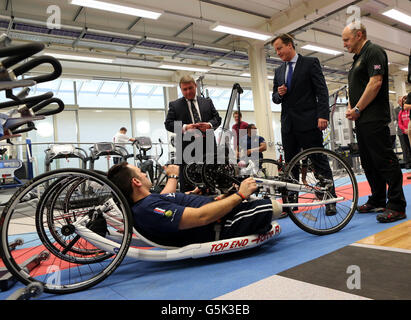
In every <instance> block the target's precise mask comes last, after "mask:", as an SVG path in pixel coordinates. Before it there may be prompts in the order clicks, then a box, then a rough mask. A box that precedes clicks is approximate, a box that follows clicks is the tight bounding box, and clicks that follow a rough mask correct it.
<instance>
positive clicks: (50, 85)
mask: <svg viewBox="0 0 411 320" xmlns="http://www.w3.org/2000/svg"><path fill="white" fill-rule="evenodd" d="M50 91H51V92H53V97H54V98H59V99H61V100H62V101H63V102H64V104H74V83H73V80H70V79H56V80H53V81H49V82H43V83H38V84H36V85H35V86H33V87H31V88H30V93H29V96H38V95H42V94H45V93H47V92H50Z"/></svg>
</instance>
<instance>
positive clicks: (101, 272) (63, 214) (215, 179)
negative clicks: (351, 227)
mask: <svg viewBox="0 0 411 320" xmlns="http://www.w3.org/2000/svg"><path fill="white" fill-rule="evenodd" d="M320 158H322V159H321V160H323V161H315V160H320ZM304 161H305V162H306V165H305V166H302V165H301V163H303V162H304ZM324 161H327V162H328V163H329V165H330V167H331V168H332V170H333V178H332V180H330V179H327V178H326V177H325V176H324V175H323V173H322V168H321V166H319V165H318V163H322V162H324ZM224 166H225V165H212V164H210V165H208V164H205V165H204V166H203V171H202V175H203V179H204V181H205V182H206V183H208V184H210V186H211V187H213V188H217V187H218V186H219V184H220V180H229V181H230V182H234V183H236V184H239V183H240V180H241V179H244V178H245V177H246V176H238V175H236V170H237V168H235V167H233V168H228V169H230V170H226V169H227V168H226V167H224ZM230 166H234V165H230ZM249 166H252V162H251V163H250V164H249ZM303 167H304V168H305V169H304V170H305V171H306V173H305V176H303V175H299V178H298V179H297V178H293V177H294V175H292V174H291V172H294V171H295V170H299V172H303ZM246 169H247V170H246V171H252V170H251V169H253V168H246ZM254 169H256V168H254ZM240 171H241V170H240ZM223 182H224V181H223ZM256 182H257V184H258V186H259V190H258V192H257V193H256V195H255V196H254V198H257V199H258V198H272V199H275V198H277V197H280V198H281V199H282V203H281V199H280V200H279V201H277V202H274V204H277V206H276V208H275V209H276V212H281V210H282V207H297V210H295V211H292V212H291V213H290V218H291V219H292V221H293V222H294V223H295V224H296V225H297V226H299V227H300V228H301V229H303V230H304V231H306V232H309V233H312V234H315V235H326V234H331V233H335V232H337V231H339V230H341V229H342V228H344V226H346V225H347V223H348V222H349V221H350V219H351V218H352V216H353V214H354V212H355V210H356V207H357V201H358V187H357V182H356V179H355V176H354V174H353V172H352V170H351V168H350V167H349V166H348V165H347V164H346V163H345V162H344V161H343V160H342V159H341V157H339V156H338V155H337V154H336V153H334V152H332V151H330V150H325V149H322V148H313V149H308V150H305V151H303V152H301V153H299V154H298V155H296V157H294V158H293V160H292V161H291V162H290V164H289V165H287V167H286V170H285V173H284V175H282V176H277V177H269V178H267V179H263V178H256ZM83 185H86V186H87V188H83V187H82V186H83ZM46 186H47V187H46ZM288 192H294V193H298V195H297V197H296V199H297V200H298V201H296V202H291V201H289V198H288ZM28 194H30V195H34V196H36V195H38V196H37V201H38V202H37V206H36V210H35V212H34V211H33V210H29V212H30V213H29V214H27V213H26V212H27V206H26V205H25V204H26V200H24V199H25V197H26V196H27V195H28ZM87 199H90V200H89V201H86V200H87ZM80 200H81V201H80ZM32 201H33V200H32ZM80 202H81V203H82V205H80V204H79V203H80ZM330 204H335V205H336V208H337V213H336V214H335V215H333V216H327V215H326V210H325V208H326V207H327V205H330ZM30 208H31V207H30ZM30 208H29V209H30ZM22 216H23V217H24V218H25V228H26V230H25V231H24V232H23V231H20V232H18V234H19V237H22V238H24V237H27V236H28V235H30V244H31V246H32V247H31V250H28V251H27V255H30V253H31V252H36V251H40V250H46V251H47V252H49V254H50V258H49V260H48V261H50V263H51V264H53V265H58V266H62V267H61V268H57V269H54V270H48V271H46V272H44V270H43V272H42V273H36V272H27V271H26V270H24V268H22V267H21V266H20V265H19V263H18V259H22V258H25V259H27V258H28V256H24V257H21V256H17V255H16V254H15V253H14V252H15V251H13V250H10V243H11V242H12V241H13V240H14V238H15V236H14V237H13V236H11V235H13V234H16V233H17V230H18V229H19V223H20V221H19V220H20V219H21V217H22ZM280 231H281V228H280V226H279V224H278V223H277V222H275V221H273V222H272V224H271V229H270V230H269V231H268V232H267V233H266V234H263V235H248V236H244V237H238V238H234V239H224V240H218V241H212V242H207V243H196V244H190V245H187V246H184V247H173V246H170V244H168V243H164V242H161V241H156V239H149V238H147V237H146V236H145V235H144V231H143V230H137V229H136V226H134V225H133V219H132V214H131V209H130V207H129V205H128V201H127V200H126V199H125V197H124V195H123V194H122V193H121V192H120V191H119V190H118V188H117V187H116V186H115V185H114V184H112V183H111V181H109V180H108V179H107V178H106V177H105V176H104V175H102V174H100V173H97V172H93V171H86V170H82V169H60V170H55V171H51V172H48V173H45V174H42V175H40V176H38V177H36V178H34V179H33V180H32V181H31V182H30V183H29V184H27V185H25V186H23V187H21V188H20V189H19V190H18V191H17V192H16V193H15V194H14V195H13V197H12V198H11V199H10V200H9V202H8V203H7V206H6V207H5V208H4V210H3V213H2V216H1V218H0V256H1V258H2V260H3V262H4V264H5V265H6V266H7V268H8V270H9V271H10V272H11V273H12V274H13V275H14V276H15V277H16V278H18V279H19V280H20V281H21V282H23V283H24V284H25V285H27V284H30V283H32V282H40V283H41V284H42V285H43V286H44V291H45V292H49V293H70V292H75V291H79V290H84V289H87V288H89V287H91V286H94V285H96V284H97V283H99V282H101V281H103V280H104V279H105V278H106V277H108V276H109V275H110V274H111V273H113V272H114V270H115V269H116V268H117V267H118V265H120V263H121V262H122V260H123V259H124V258H125V257H126V256H127V257H130V258H134V259H137V260H148V261H172V260H179V259H188V258H200V257H206V256H212V255H216V254H225V253H229V252H235V251H238V250H245V249H248V248H252V247H255V246H259V245H261V244H263V243H265V242H267V241H269V240H270V239H271V238H273V237H275V236H277V235H278V234H279V233H280ZM141 242H143V243H144V244H145V245H143V246H147V245H149V246H153V247H154V248H157V249H156V250H147V249H141V248H139V247H141V246H142V245H141ZM66 268H69V271H68V270H67V271H66V272H65V270H64V269H66ZM51 279H57V280H58V281H57V280H56V281H51Z"/></svg>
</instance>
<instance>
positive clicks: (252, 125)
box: [247, 123, 257, 129]
mask: <svg viewBox="0 0 411 320" xmlns="http://www.w3.org/2000/svg"><path fill="white" fill-rule="evenodd" d="M253 127H256V125H255V124H254V123H250V124H249V125H248V126H247V129H252V128H253ZM256 128H257V127H256Z"/></svg>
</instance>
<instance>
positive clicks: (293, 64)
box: [284, 53, 298, 83]
mask: <svg viewBox="0 0 411 320" xmlns="http://www.w3.org/2000/svg"><path fill="white" fill-rule="evenodd" d="M297 60H298V54H297V53H296V54H295V56H294V57H293V58H292V59H291V60H290V61H289V62H291V65H292V67H293V72H294V69H295V64H296V63H297ZM287 78H288V61H287V64H286V67H285V78H284V83H287Z"/></svg>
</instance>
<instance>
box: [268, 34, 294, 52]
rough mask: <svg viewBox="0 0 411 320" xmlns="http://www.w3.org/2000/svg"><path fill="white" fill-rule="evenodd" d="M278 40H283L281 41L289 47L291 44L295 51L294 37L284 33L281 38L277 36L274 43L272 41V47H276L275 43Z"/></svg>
mask: <svg viewBox="0 0 411 320" xmlns="http://www.w3.org/2000/svg"><path fill="white" fill-rule="evenodd" d="M278 39H281V41H282V42H283V43H284V44H285V45H287V44H290V43H291V45H292V46H293V48H294V49H295V44H294V39H293V37H292V36H290V35H289V34H288V33H283V34H280V35H279V36H276V37H275V38H274V39H273V41H271V45H272V46H274V42H276V41H277V40H278Z"/></svg>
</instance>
